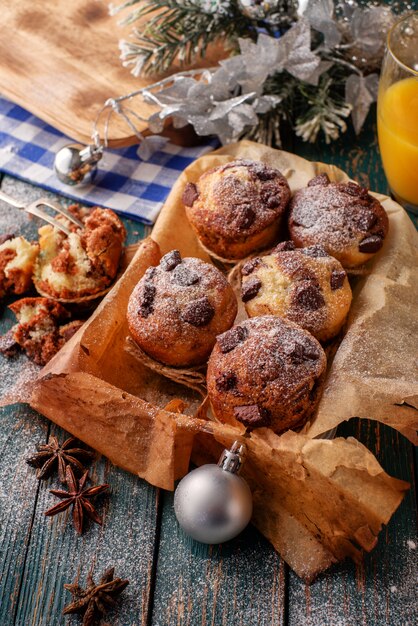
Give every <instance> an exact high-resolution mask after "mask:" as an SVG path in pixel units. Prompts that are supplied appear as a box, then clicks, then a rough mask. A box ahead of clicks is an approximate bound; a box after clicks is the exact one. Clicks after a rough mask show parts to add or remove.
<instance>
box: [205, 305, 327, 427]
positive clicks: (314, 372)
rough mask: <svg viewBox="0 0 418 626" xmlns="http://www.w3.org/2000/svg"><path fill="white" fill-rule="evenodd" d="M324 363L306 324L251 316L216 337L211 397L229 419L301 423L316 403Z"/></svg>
mask: <svg viewBox="0 0 418 626" xmlns="http://www.w3.org/2000/svg"><path fill="white" fill-rule="evenodd" d="M325 369H326V356H325V353H324V351H323V349H322V347H321V345H320V343H319V342H318V341H317V340H316V339H315V338H314V337H313V336H312V335H311V334H310V333H308V332H307V331H306V330H303V329H302V328H300V327H299V326H298V325H297V324H294V323H293V322H289V321H288V320H286V319H283V318H280V317H276V316H271V315H268V316H262V317H253V318H251V319H248V320H245V321H243V322H241V323H240V324H239V325H238V326H235V327H234V328H232V329H231V330H228V331H227V332H225V333H223V334H222V335H220V336H219V337H218V338H217V340H216V344H215V347H214V349H213V352H212V354H211V356H210V358H209V363H208V372H207V385H208V394H209V399H210V401H211V404H212V408H213V411H214V413H215V415H216V417H217V419H219V420H220V421H221V422H224V423H227V424H233V425H237V424H243V425H244V426H245V427H246V428H250V429H254V428H259V427H262V426H267V427H269V428H271V429H272V430H274V431H275V432H276V433H282V432H284V431H285V430H289V429H300V428H301V427H302V426H303V425H304V424H305V422H306V421H307V420H308V418H309V417H310V416H311V415H312V413H313V412H314V410H315V408H316V405H317V402H318V400H319V397H320V391H321V386H322V381H323V377H324V374H325Z"/></svg>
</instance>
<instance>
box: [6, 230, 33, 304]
mask: <svg viewBox="0 0 418 626" xmlns="http://www.w3.org/2000/svg"><path fill="white" fill-rule="evenodd" d="M38 252H39V246H38V244H35V243H30V242H29V241H26V239H25V238H24V237H15V236H14V235H12V234H10V235H0V298H3V297H4V296H5V295H8V294H18V295H20V294H22V293H25V291H27V290H28V289H29V288H30V287H31V285H32V273H33V266H34V264H35V261H36V257H37V256H38Z"/></svg>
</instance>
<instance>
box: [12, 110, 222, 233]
mask: <svg viewBox="0 0 418 626" xmlns="http://www.w3.org/2000/svg"><path fill="white" fill-rule="evenodd" d="M70 142H71V140H70V139H68V137H65V135H62V134H61V133H60V132H59V131H57V130H56V129H55V128H52V126H49V124H46V122H43V121H41V120H40V119H38V118H37V117H34V116H33V115H32V114H31V113H29V112H28V111H25V109H22V108H21V107H19V106H17V105H16V104H13V103H11V102H9V101H7V100H4V99H2V98H0V171H2V172H5V173H6V174H11V175H12V176H16V177H17V178H21V179H23V180H26V181H28V182H30V183H34V184H35V185H39V186H40V187H44V188H45V189H48V190H50V191H55V192H58V193H61V194H63V195H64V196H67V197H68V198H72V199H73V200H76V201H78V202H82V203H84V204H92V205H96V204H97V205H99V206H103V207H108V208H109V209H114V210H115V211H117V212H118V213H121V214H122V215H126V216H127V217H132V218H133V219H137V220H140V221H142V222H145V223H146V224H153V223H154V222H155V220H156V218H157V215H158V213H159V211H160V209H161V207H162V205H163V204H164V201H165V199H166V198H167V196H168V194H169V192H170V190H171V187H172V186H173V184H174V182H175V181H176V179H177V178H178V176H179V174H180V172H182V171H183V170H184V168H185V167H187V166H188V165H189V164H190V163H192V162H193V161H194V160H195V159H196V158H197V157H199V156H201V155H202V154H205V153H206V152H208V151H209V150H212V149H213V148H214V147H215V146H216V145H217V143H216V141H215V140H212V141H207V142H206V143H205V145H204V146H198V147H194V148H182V147H180V146H175V145H174V144H171V143H167V144H165V145H164V147H163V148H161V149H159V150H158V151H157V152H155V153H154V154H153V155H152V157H151V158H150V159H149V161H141V159H140V158H139V157H138V155H137V153H136V151H137V146H131V147H130V148H122V149H119V150H117V151H116V150H106V151H105V154H104V157H103V158H102V160H101V161H100V163H99V170H98V172H97V176H96V179H95V183H94V184H93V185H88V186H86V187H82V188H80V189H77V188H74V187H68V186H67V185H64V184H63V183H61V182H60V181H59V180H58V178H57V177H56V176H55V174H54V170H53V164H54V158H55V154H56V153H57V152H58V150H59V149H60V148H62V147H63V146H65V145H66V144H68V143H70ZM40 195H41V194H40Z"/></svg>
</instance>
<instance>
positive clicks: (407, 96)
mask: <svg viewBox="0 0 418 626" xmlns="http://www.w3.org/2000/svg"><path fill="white" fill-rule="evenodd" d="M377 130H378V135H379V147H380V154H381V157H382V161H383V168H384V170H385V174H386V178H387V180H388V183H389V186H390V189H391V192H392V194H393V196H394V197H395V199H396V200H397V201H398V202H399V203H400V204H402V206H404V207H405V208H406V209H407V210H409V211H412V212H414V213H418V12H415V13H411V14H410V15H407V16H406V17H404V18H403V19H401V20H400V21H399V22H397V24H395V25H394V26H393V27H392V29H391V30H390V31H389V34H388V41H387V49H386V53H385V58H384V61H383V66H382V72H381V76H380V82H379V96H378V101H377Z"/></svg>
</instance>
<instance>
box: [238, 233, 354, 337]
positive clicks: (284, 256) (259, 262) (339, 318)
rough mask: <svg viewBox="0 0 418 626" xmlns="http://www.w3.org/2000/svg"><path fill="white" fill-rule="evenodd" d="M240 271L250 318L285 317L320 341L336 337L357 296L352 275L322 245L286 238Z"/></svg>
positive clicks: (244, 299) (244, 298)
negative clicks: (300, 244)
mask: <svg viewBox="0 0 418 626" xmlns="http://www.w3.org/2000/svg"><path fill="white" fill-rule="evenodd" d="M241 274H242V300H243V302H245V309H246V311H247V314H248V315H249V317H257V316H259V315H279V316H280V317H285V318H286V319H288V320H291V321H292V322H296V323H297V324H299V326H301V327H302V328H305V329H306V330H308V331H309V332H310V333H312V335H314V337H316V338H317V339H318V340H319V341H327V340H329V339H332V338H333V337H335V336H336V335H337V334H338V332H339V331H340V329H341V327H342V326H343V324H344V322H345V319H346V317H347V314H348V311H349V309H350V304H351V298H352V294H351V288H350V284H349V282H348V279H347V274H346V272H345V270H344V268H343V267H342V265H341V263H340V262H339V261H337V259H334V257H332V256H330V255H329V254H327V252H326V251H325V250H324V248H322V247H321V246H310V247H308V248H296V247H295V245H294V244H293V243H292V242H291V241H285V242H283V243H281V244H279V245H278V246H276V248H274V249H273V250H272V252H271V253H270V254H268V255H266V256H263V257H256V258H254V259H251V260H250V261H247V263H245V265H244V266H243V267H242V270H241Z"/></svg>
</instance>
